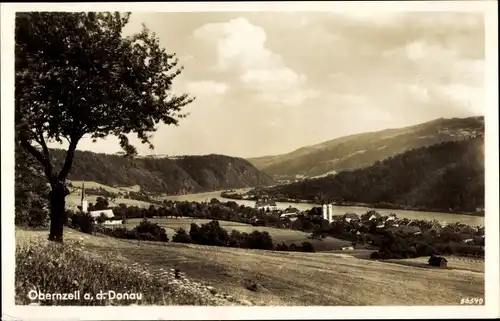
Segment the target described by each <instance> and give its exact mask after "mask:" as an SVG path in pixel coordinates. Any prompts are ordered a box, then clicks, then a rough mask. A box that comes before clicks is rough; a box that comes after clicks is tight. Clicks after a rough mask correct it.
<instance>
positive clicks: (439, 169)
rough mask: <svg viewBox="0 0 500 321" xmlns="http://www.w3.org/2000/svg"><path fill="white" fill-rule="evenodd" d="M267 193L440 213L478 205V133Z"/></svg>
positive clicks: (471, 209)
mask: <svg viewBox="0 0 500 321" xmlns="http://www.w3.org/2000/svg"><path fill="white" fill-rule="evenodd" d="M266 191H267V192H268V194H269V195H270V196H274V197H286V198H293V199H301V200H311V201H315V202H323V201H334V202H339V203H342V202H348V203H349V202H352V203H357V202H358V203H364V204H371V205H378V206H380V207H384V208H393V207H394V208H408V209H416V210H431V211H443V212H448V211H449V212H476V211H478V209H481V208H484V137H482V136H479V137H476V138H469V139H464V140H461V141H448V142H441V143H438V144H434V145H431V146H426V147H420V148H417V149H412V150H409V151H406V152H404V153H402V154H399V155H396V156H394V157H390V158H387V159H385V160H384V161H381V162H380V161H377V162H375V163H374V164H373V165H371V166H368V167H364V168H358V169H354V170H346V171H342V172H340V173H338V174H337V175H330V176H327V177H322V178H317V179H305V180H302V181H299V182H295V183H292V184H287V185H277V186H274V187H270V188H267V189H266Z"/></svg>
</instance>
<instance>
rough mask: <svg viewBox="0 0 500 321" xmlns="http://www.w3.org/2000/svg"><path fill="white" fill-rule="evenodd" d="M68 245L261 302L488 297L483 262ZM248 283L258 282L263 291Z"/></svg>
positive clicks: (33, 236) (111, 243)
mask: <svg viewBox="0 0 500 321" xmlns="http://www.w3.org/2000/svg"><path fill="white" fill-rule="evenodd" d="M47 234H48V232H46V231H36V232H34V231H24V230H16V242H18V243H19V242H21V241H23V240H24V241H30V240H34V241H35V240H37V239H39V238H38V237H39V236H41V237H43V239H46V237H47ZM65 240H67V242H68V244H70V241H71V240H78V242H81V243H80V244H81V245H80V247H81V248H83V249H84V250H85V251H87V252H89V253H92V254H95V255H106V256H107V258H108V259H107V260H108V261H109V260H112V261H114V260H116V261H117V262H120V264H127V265H134V264H140V265H142V266H145V267H146V268H147V269H148V270H149V271H151V272H152V273H158V274H157V275H158V276H159V277H160V274H159V272H157V271H159V270H160V269H163V270H165V269H170V268H178V269H180V270H181V271H183V272H185V273H186V275H187V277H188V278H189V279H190V280H192V281H195V282H199V283H203V284H211V285H213V286H215V287H216V288H217V289H218V290H220V291H224V293H228V294H230V295H231V296H233V297H235V298H238V300H245V301H247V302H251V303H253V304H254V305H275V306H276V305H281V306H286V305H299V306H304V305H332V306H366V305H392V306H394V305H457V304H459V301H460V299H461V298H463V297H484V273H483V272H481V271H482V269H481V264H483V263H481V262H475V263H474V262H469V261H461V260H453V259H450V260H449V262H448V266H449V268H450V269H439V268H422V267H418V266H411V265H404V264H395V263H394V262H391V263H389V262H381V261H371V260H364V259H358V258H355V257H352V256H350V255H347V254H335V253H300V252H275V251H259V250H247V249H237V248H224V247H207V246H201V245H194V244H176V243H155V242H139V243H138V242H136V241H127V240H120V239H114V238H110V237H97V236H90V235H87V234H82V233H79V232H76V231H74V230H71V229H66V231H65ZM248 284H257V285H258V288H257V290H256V291H251V290H249V289H248V287H247V285H248Z"/></svg>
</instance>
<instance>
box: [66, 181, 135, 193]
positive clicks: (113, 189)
mask: <svg viewBox="0 0 500 321" xmlns="http://www.w3.org/2000/svg"><path fill="white" fill-rule="evenodd" d="M83 182H84V181H71V184H73V187H74V188H78V189H80V188H81V187H82V183H83ZM85 188H102V189H104V190H106V191H108V192H111V193H123V192H140V190H141V187H140V186H139V185H134V186H125V187H112V186H109V185H104V184H100V183H97V182H92V181H85Z"/></svg>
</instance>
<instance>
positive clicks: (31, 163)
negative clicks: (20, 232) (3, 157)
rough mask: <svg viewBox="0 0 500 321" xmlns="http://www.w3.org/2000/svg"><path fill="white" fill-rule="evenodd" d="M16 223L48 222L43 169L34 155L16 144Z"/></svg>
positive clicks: (42, 223) (46, 189)
mask: <svg viewBox="0 0 500 321" xmlns="http://www.w3.org/2000/svg"><path fill="white" fill-rule="evenodd" d="M14 172H15V183H14V185H15V188H14V191H15V194H14V195H15V224H16V225H25V226H33V227H34V226H42V225H44V224H45V223H47V217H48V215H47V212H46V205H47V204H46V203H47V202H46V194H47V193H48V188H47V185H46V183H47V182H46V180H45V179H44V174H43V171H42V170H41V168H40V166H39V164H38V163H37V162H36V161H35V160H34V159H33V157H32V156H31V155H30V154H29V153H27V152H26V151H25V150H24V149H23V148H21V146H20V145H19V144H18V143H17V141H16V144H15V171H14Z"/></svg>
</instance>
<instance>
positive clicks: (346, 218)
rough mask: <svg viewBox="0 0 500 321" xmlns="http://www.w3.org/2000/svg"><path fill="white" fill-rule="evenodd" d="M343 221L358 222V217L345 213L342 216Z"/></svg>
mask: <svg viewBox="0 0 500 321" xmlns="http://www.w3.org/2000/svg"><path fill="white" fill-rule="evenodd" d="M344 220H345V221H346V222H349V223H350V222H351V221H358V220H359V215H358V214H354V213H347V214H345V215H344Z"/></svg>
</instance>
